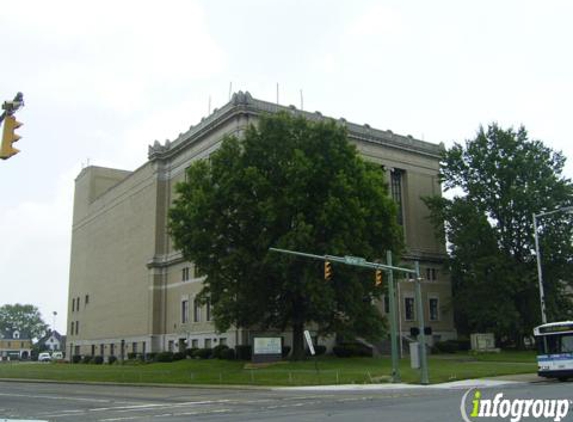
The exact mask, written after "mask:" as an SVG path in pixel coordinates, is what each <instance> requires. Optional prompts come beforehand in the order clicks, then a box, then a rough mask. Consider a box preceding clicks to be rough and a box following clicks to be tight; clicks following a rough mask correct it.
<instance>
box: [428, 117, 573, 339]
mask: <svg viewBox="0 0 573 422" xmlns="http://www.w3.org/2000/svg"><path fill="white" fill-rule="evenodd" d="M564 164H565V157H564V156H563V155H562V154H561V153H559V152H554V151H552V150H551V149H550V148H547V147H546V146H544V145H543V143H542V142H540V141H535V140H530V139H529V138H528V135H527V132H526V130H525V129H524V128H523V127H520V128H519V129H518V130H517V131H514V130H513V129H507V130H504V129H502V128H500V127H499V126H498V125H497V124H492V125H490V126H489V127H488V128H487V130H486V129H484V128H483V127H482V128H480V129H479V131H478V133H477V136H476V138H475V139H472V140H469V141H466V143H465V146H462V145H460V144H457V143H456V144H455V145H454V146H453V147H452V148H451V149H450V150H448V151H446V152H445V154H444V157H443V162H442V166H441V179H442V183H443V186H444V188H445V190H446V191H448V190H453V192H454V193H456V195H454V196H453V198H452V199H446V198H439V197H434V198H426V203H427V204H428V206H429V207H430V209H431V211H432V218H433V219H434V222H435V224H436V226H437V227H438V228H442V229H443V228H444V227H445V232H446V236H447V238H448V241H449V245H450V266H451V275H452V286H453V293H454V303H455V315H456V324H457V328H458V330H460V331H461V332H463V333H466V334H467V333H469V332H475V331H489V330H492V331H494V332H495V333H496V334H497V335H498V336H499V337H502V338H508V339H511V340H513V341H515V342H517V343H518V344H520V342H521V340H522V338H523V336H524V335H528V334H529V335H530V334H531V330H532V328H533V327H534V326H535V325H537V324H539V323H540V321H541V317H540V306H539V290H538V283H537V271H536V256H535V248H534V237H533V235H534V233H533V222H532V214H533V213H540V212H544V211H549V210H553V209H556V208H559V207H563V206H568V205H571V204H572V203H573V195H572V194H573V188H572V185H571V183H570V181H569V180H568V179H566V178H565V177H563V175H562V172H563V167H564ZM540 223H541V226H540V228H539V239H540V241H541V255H542V265H543V270H544V274H545V277H544V281H545V283H544V286H545V292H546V302H547V305H548V318H549V320H558V319H564V318H567V317H568V316H570V315H571V313H570V312H571V299H570V297H568V295H567V292H566V290H567V286H571V285H572V284H571V280H572V279H571V276H570V274H571V270H572V268H571V260H570V257H571V253H572V252H573V250H572V247H571V235H572V234H573V229H572V228H573V225H571V217H570V215H568V214H565V213H556V214H554V215H552V216H548V217H546V218H543V219H542V221H540Z"/></svg>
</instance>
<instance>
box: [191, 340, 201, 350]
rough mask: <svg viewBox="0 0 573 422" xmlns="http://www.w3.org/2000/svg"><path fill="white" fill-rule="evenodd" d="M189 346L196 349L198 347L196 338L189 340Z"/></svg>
mask: <svg viewBox="0 0 573 422" xmlns="http://www.w3.org/2000/svg"><path fill="white" fill-rule="evenodd" d="M191 347H192V348H193V349H198V348H199V340H197V339H193V340H191Z"/></svg>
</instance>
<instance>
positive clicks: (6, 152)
mask: <svg viewBox="0 0 573 422" xmlns="http://www.w3.org/2000/svg"><path fill="white" fill-rule="evenodd" d="M20 126H22V123H20V122H19V121H17V120H16V118H15V117H14V116H6V118H5V119H4V130H3V131H2V146H1V147H0V158H2V159H3V160H6V159H8V158H10V157H11V156H13V155H16V154H18V153H19V152H20V150H19V149H16V148H14V147H13V146H12V144H13V143H14V142H16V141H18V139H20V138H21V136H20V135H17V134H16V133H15V132H14V131H15V130H16V129H18V128H19V127H20Z"/></svg>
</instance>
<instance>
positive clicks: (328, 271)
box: [324, 261, 332, 281]
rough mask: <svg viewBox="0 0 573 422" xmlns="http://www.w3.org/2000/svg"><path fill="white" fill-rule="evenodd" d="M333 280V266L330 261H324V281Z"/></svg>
mask: <svg viewBox="0 0 573 422" xmlns="http://www.w3.org/2000/svg"><path fill="white" fill-rule="evenodd" d="M331 278H332V264H331V263H330V261H324V279H325V280H327V281H328V280H330V279H331Z"/></svg>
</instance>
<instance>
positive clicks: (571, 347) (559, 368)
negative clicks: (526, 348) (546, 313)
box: [533, 321, 573, 381]
mask: <svg viewBox="0 0 573 422" xmlns="http://www.w3.org/2000/svg"><path fill="white" fill-rule="evenodd" d="M533 335H534V336H535V341H536V343H537V374H538V375H539V376H540V377H545V378H557V379H559V381H565V380H567V378H571V377H573V321H563V322H550V323H548V324H543V325H540V326H539V327H535V328H534V329H533Z"/></svg>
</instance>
